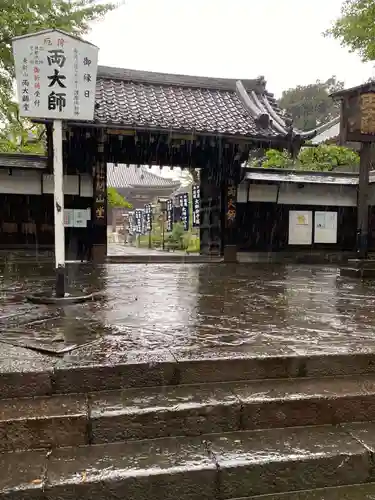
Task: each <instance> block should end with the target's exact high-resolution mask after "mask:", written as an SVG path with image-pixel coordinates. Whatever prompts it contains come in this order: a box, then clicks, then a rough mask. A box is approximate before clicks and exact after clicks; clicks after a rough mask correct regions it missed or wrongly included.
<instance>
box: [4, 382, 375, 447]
mask: <svg viewBox="0 0 375 500" xmlns="http://www.w3.org/2000/svg"><path fill="white" fill-rule="evenodd" d="M264 382H265V383H264ZM274 384H275V381H268V382H267V381H263V382H253V383H251V382H245V383H241V384H238V383H237V384H232V383H225V384H206V385H204V384H203V385H202V384H200V385H191V386H180V387H170V388H166V387H163V388H160V387H155V388H149V389H143V390H142V389H130V390H124V391H104V392H96V393H90V394H88V395H86V394H71V395H59V396H52V397H44V398H43V397H42V398H29V399H21V400H0V436H2V439H1V440H0V452H4V451H15V450H26V449H29V450H31V449H41V448H45V449H49V448H50V447H52V448H56V447H66V446H83V445H91V444H103V443H113V442H119V441H127V440H144V439H154V438H162V437H169V436H179V435H181V433H182V432H183V435H184V436H199V435H202V434H211V433H228V432H233V431H252V430H261V429H271V428H284V427H289V428H291V427H306V426H322V425H339V424H344V423H346V422H356V421H359V422H365V421H368V422H370V421H375V377H372V379H369V377H362V378H357V379H356V380H355V381H352V380H348V378H341V379H340V378H338V379H337V378H327V379H326V380H325V381H323V382H322V380H320V379H305V381H302V383H301V380H290V381H288V380H286V381H282V380H280V381H278V384H277V386H278V388H277V389H276V390H272V389H271V387H272V386H273V385H274ZM262 394H263V396H262ZM142 402H144V403H142Z"/></svg>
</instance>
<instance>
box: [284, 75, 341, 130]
mask: <svg viewBox="0 0 375 500" xmlns="http://www.w3.org/2000/svg"><path fill="white" fill-rule="evenodd" d="M343 88H344V82H340V81H338V80H337V79H336V77H335V76H332V77H331V78H329V79H328V80H326V81H325V82H321V81H320V80H317V81H316V82H315V83H312V84H310V85H298V86H297V87H295V88H292V89H288V90H285V91H284V92H283V93H282V96H281V98H280V99H279V106H280V107H281V108H282V109H285V110H286V111H287V112H288V114H289V115H291V117H292V118H293V125H294V126H295V127H296V128H299V129H300V130H312V129H314V128H316V127H318V126H319V125H323V124H324V123H327V122H328V121H330V120H332V119H333V118H335V117H336V116H339V114H340V109H339V104H338V103H337V102H335V101H334V100H333V99H332V98H331V97H330V94H331V93H332V92H335V91H337V90H341V89H343Z"/></svg>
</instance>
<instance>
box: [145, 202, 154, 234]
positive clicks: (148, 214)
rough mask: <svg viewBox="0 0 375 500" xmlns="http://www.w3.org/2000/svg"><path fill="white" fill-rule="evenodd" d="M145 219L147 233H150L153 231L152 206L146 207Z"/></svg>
mask: <svg viewBox="0 0 375 500" xmlns="http://www.w3.org/2000/svg"><path fill="white" fill-rule="evenodd" d="M144 219H145V231H146V232H148V233H149V232H151V231H152V205H150V204H148V205H145V211H144Z"/></svg>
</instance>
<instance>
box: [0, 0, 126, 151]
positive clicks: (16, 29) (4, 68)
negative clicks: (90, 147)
mask: <svg viewBox="0 0 375 500" xmlns="http://www.w3.org/2000/svg"><path fill="white" fill-rule="evenodd" d="M115 7H116V5H115V4H114V3H112V2H98V1H97V0H16V1H15V0H0V121H1V123H3V124H4V125H5V129H4V130H2V131H1V138H0V150H2V151H4V150H9V151H14V150H15V151H20V152H22V151H27V152H42V151H43V149H44V148H43V145H42V144H39V146H38V145H36V142H37V141H34V143H33V144H30V141H28V140H25V137H27V135H28V132H29V130H30V127H31V125H30V123H29V122H27V120H19V119H18V120H17V119H15V115H16V113H14V106H15V104H14V103H13V98H14V92H13V90H14V85H13V84H14V61H13V54H12V38H13V37H15V36H20V35H25V34H27V33H32V32H35V31H39V30H43V29H47V28H59V29H62V30H64V31H67V32H69V33H72V34H74V35H77V36H80V35H84V34H85V33H87V32H88V31H89V27H90V26H89V25H90V23H91V22H92V21H95V20H97V19H101V18H102V17H103V16H104V15H105V14H106V13H107V12H108V11H110V10H113V9H114V8H115ZM9 110H11V112H10V113H9ZM15 122H17V124H16V126H15ZM8 127H10V129H11V130H9V129H8ZM17 127H18V129H19V130H18V131H19V136H17V138H16V140H15V141H14V137H15V136H16V132H17ZM32 132H34V133H35V137H36V139H38V137H39V134H38V130H36V129H35V128H34V129H33V130H32ZM25 134H26V135H25ZM9 135H10V136H11V138H9V144H8V143H7V140H8V136H9Z"/></svg>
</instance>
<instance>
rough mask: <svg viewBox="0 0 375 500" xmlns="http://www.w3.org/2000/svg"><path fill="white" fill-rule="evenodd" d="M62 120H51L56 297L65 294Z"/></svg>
mask: <svg viewBox="0 0 375 500" xmlns="http://www.w3.org/2000/svg"><path fill="white" fill-rule="evenodd" d="M62 139H63V136H62V121H61V120H54V121H53V176H54V186H55V187H54V205H55V271H56V290H55V293H56V297H64V296H65V228H64V187H63V180H64V171H63V140H62Z"/></svg>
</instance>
